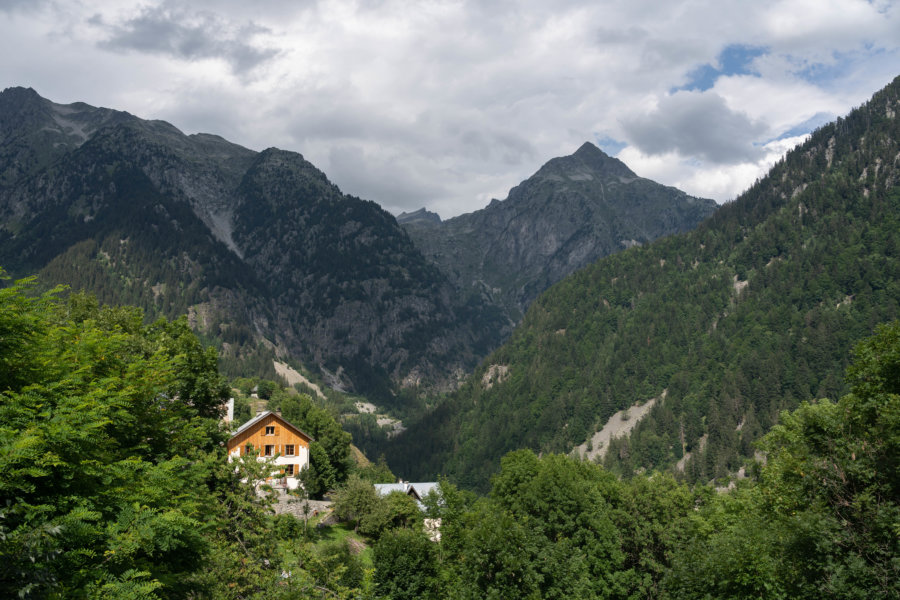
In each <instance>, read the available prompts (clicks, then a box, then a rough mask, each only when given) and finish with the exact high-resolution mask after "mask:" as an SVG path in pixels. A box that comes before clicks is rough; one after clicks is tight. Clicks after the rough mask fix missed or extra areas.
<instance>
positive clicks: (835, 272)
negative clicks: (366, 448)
mask: <svg viewBox="0 0 900 600" xmlns="http://www.w3.org/2000/svg"><path fill="white" fill-rule="evenodd" d="M898 112H900V78H898V79H897V80H895V81H894V82H893V83H891V84H890V85H889V86H888V87H887V88H885V89H884V90H882V91H881V92H879V93H878V94H876V95H875V96H874V97H873V98H872V100H871V101H869V102H868V103H867V104H865V105H864V106H862V107H860V108H859V109H856V110H854V111H853V112H852V113H851V114H849V115H848V116H847V117H846V118H843V119H839V120H838V121H837V122H835V123H832V124H829V125H827V126H825V127H822V128H821V129H819V130H817V131H816V132H815V133H814V134H813V135H812V137H811V139H810V140H809V141H807V142H806V143H805V144H803V145H801V146H800V147H798V148H796V149H795V150H793V151H791V152H790V153H789V154H788V155H787V156H786V157H785V158H784V160H782V161H781V162H779V163H778V164H777V165H776V166H775V167H774V168H773V169H772V170H771V172H770V173H769V174H768V175H767V176H766V177H765V178H764V179H763V180H761V181H759V182H757V183H756V184H755V185H754V186H753V187H752V188H750V189H749V190H748V191H747V192H745V193H744V194H743V195H742V196H740V197H739V198H738V199H737V200H736V201H734V202H732V203H730V204H727V205H725V206H723V207H722V208H721V209H720V210H719V211H718V212H717V213H716V214H715V215H714V216H713V217H712V218H711V219H710V220H708V221H707V222H705V223H704V224H703V225H701V226H700V227H699V228H698V229H697V230H695V231H694V232H690V233H687V234H683V235H679V236H674V237H670V238H667V239H664V240H662V241H659V242H656V243H654V244H652V245H649V246H644V247H640V248H633V249H631V250H628V251H626V252H623V253H620V254H618V255H615V256H612V257H609V258H606V259H603V260H600V261H598V262H596V263H594V264H593V265H591V266H590V267H588V268H586V269H584V270H582V271H580V272H578V273H576V274H575V275H573V276H571V277H569V278H567V279H566V280H564V281H563V282H561V283H560V284H558V285H556V286H555V287H553V288H551V289H550V290H549V291H548V292H547V293H545V294H544V295H543V296H541V297H540V298H539V299H538V300H537V301H536V302H535V303H534V304H533V305H532V307H531V309H530V310H529V311H528V313H527V315H526V317H525V319H524V322H523V324H522V326H521V327H520V328H519V329H517V331H516V332H515V334H514V335H513V337H512V339H511V340H510V341H509V343H507V344H506V345H505V346H503V347H502V348H501V349H499V350H498V351H496V352H495V353H494V354H493V355H492V356H490V357H489V358H488V359H487V360H486V361H485V362H484V363H483V364H482V366H481V367H480V368H479V369H477V370H476V371H475V373H474V374H473V375H472V376H471V377H470V378H469V379H468V380H467V382H466V383H465V385H464V386H463V387H462V389H461V390H460V391H459V392H458V393H457V394H455V395H453V396H451V397H450V398H449V399H448V400H447V401H446V402H444V403H443V404H442V405H440V406H439V407H438V408H437V409H436V410H435V411H434V412H433V413H432V414H430V415H429V416H428V417H427V418H425V419H424V420H423V421H422V422H420V423H418V424H415V425H413V426H412V427H411V428H410V429H409V430H408V431H407V432H406V433H405V434H404V435H402V436H400V437H399V438H397V439H396V441H395V443H394V444H393V445H392V446H391V447H390V448H389V453H388V459H389V462H390V464H391V468H392V469H393V470H394V471H395V472H397V473H402V474H405V475H407V476H409V477H424V476H428V475H434V474H436V473H440V472H443V473H447V474H450V475H451V476H452V477H453V478H454V479H455V480H457V481H458V482H459V483H461V484H462V485H465V486H473V487H482V488H483V487H484V486H485V485H486V482H487V477H488V475H489V474H490V473H492V472H494V471H495V470H496V469H497V467H498V465H499V458H500V456H502V455H503V454H504V453H506V452H508V451H510V450H513V449H516V448H532V449H535V450H538V451H564V452H568V451H570V450H572V448H573V447H574V446H576V445H578V444H581V443H582V442H585V440H586V439H587V438H588V437H589V436H590V435H591V434H592V433H593V432H594V431H596V430H597V429H599V428H600V427H602V425H603V424H604V423H605V422H606V421H607V419H608V418H609V417H610V416H611V415H612V414H613V413H614V412H616V411H618V410H620V409H624V408H626V407H629V406H632V405H633V404H635V403H636V402H643V401H645V400H649V399H651V398H654V397H657V396H660V395H661V394H662V393H663V392H664V391H665V392H666V394H665V395H664V399H663V400H662V401H661V402H657V403H656V404H655V405H654V407H653V409H652V410H651V411H650V412H649V415H648V416H647V417H645V418H644V420H642V421H641V422H640V424H639V425H638V426H637V427H636V429H635V430H634V431H633V433H632V435H631V436H630V437H629V438H628V439H626V440H622V441H620V442H614V443H613V444H612V447H611V448H610V452H609V453H608V454H607V457H606V460H607V463H608V464H609V466H611V467H612V468H614V469H616V470H620V471H622V472H624V473H631V472H634V471H635V470H637V469H639V468H654V467H669V466H673V465H675V463H676V462H677V461H679V459H682V457H683V456H684V455H685V453H690V454H691V457H690V460H687V461H686V466H684V469H685V472H686V474H687V475H688V476H689V477H690V478H691V479H695V480H708V479H709V478H711V477H715V476H721V475H724V474H726V473H727V472H731V471H735V470H737V469H738V467H739V466H740V465H741V461H742V456H746V455H748V454H749V453H751V452H752V450H753V446H752V442H753V441H754V440H755V439H757V438H758V437H759V436H760V435H761V434H762V433H763V432H765V431H766V430H768V429H769V427H770V426H771V425H772V424H773V422H774V421H775V419H776V417H777V415H778V413H779V411H781V410H783V409H787V408H794V407H796V406H797V405H798V403H799V402H800V401H801V400H806V399H809V398H812V397H823V396H829V397H836V396H839V395H840V394H842V393H843V392H844V391H845V385H844V383H843V377H842V374H843V371H844V368H845V367H846V365H847V361H848V358H849V355H848V350H849V348H850V344H851V342H852V341H853V340H856V339H859V338H862V337H864V336H866V335H868V334H870V333H871V331H872V330H873V328H874V326H875V325H876V324H878V323H882V322H884V321H887V320H889V319H892V318H896V317H897V315H898V312H900V311H898V303H900V186H898V183H900V123H898V119H897V113H898Z"/></svg>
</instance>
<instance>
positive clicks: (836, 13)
mask: <svg viewBox="0 0 900 600" xmlns="http://www.w3.org/2000/svg"><path fill="white" fill-rule="evenodd" d="M898 4H900V2H894V1H891V0H872V1H865V0H777V1H776V0H753V1H748V0H709V1H706V0H668V1H665V2H663V1H661V0H654V1H650V0H553V1H547V0H535V1H519V2H513V1H504V0H493V1H489V2H488V1H483V2H467V1H465V0H458V1H443V0H419V1H410V0H407V1H391V0H384V1H379V0H357V1H355V2H353V1H347V0H322V1H313V0H309V1H307V0H293V1H282V0H252V1H248V0H191V1H190V2H187V1H179V2H175V1H168V0H161V1H160V0H147V1H143V2H130V1H127V0H115V1H113V0H0V56H2V57H3V58H2V59H0V87H2V88H6V87H10V86H30V87H33V88H34V89H35V90H37V91H38V93H40V94H41V95H42V96H44V97H46V98H50V99H51V100H54V101H56V102H62V103H68V102H74V101H85V102H88V103H89V104H93V105H95V106H107V107H111V108H117V109H121V110H127V111H128V112H131V113H133V114H135V115H137V116H139V117H142V118H153V119H164V120H166V121H169V122H170V123H172V124H174V125H175V126H176V127H178V128H179V129H181V130H182V131H184V132H186V133H195V132H201V131H202V132H210V133H217V134H219V135H222V136H223V137H225V138H227V139H229V140H231V141H233V142H236V143H239V144H241V145H244V146H247V147H249V148H253V149H256V150H261V149H263V148H266V147H269V146H277V147H279V148H284V149H287V150H294V151H297V152H300V153H302V154H303V155H304V156H305V157H306V158H307V159H309V160H310V161H312V162H313V163H314V164H315V165H316V166H318V167H319V168H321V169H322V170H323V171H325V173H326V174H327V175H328V176H329V178H331V179H332V180H333V181H334V182H336V183H337V184H338V185H339V186H340V187H341V188H342V189H343V190H344V191H346V192H348V193H352V194H355V195H357V196H360V197H363V198H367V199H372V200H376V201H377V202H379V203H380V204H381V205H382V206H384V207H385V208H386V209H388V210H390V211H392V212H394V213H398V212H400V211H403V210H414V209H417V208H419V207H422V206H427V207H428V208H429V209H430V210H433V211H435V212H438V213H439V214H440V215H441V216H442V217H444V218H446V217H450V216H454V215H457V214H460V213H463V212H469V211H472V210H476V209H478V208H481V207H483V206H484V205H486V204H487V203H488V202H489V201H490V199H491V198H494V197H496V198H501V199H502V198H505V197H506V195H507V192H508V191H509V188H510V187H512V186H513V185H516V184H517V183H518V182H520V181H521V180H522V179H525V178H526V177H528V176H529V175H530V174H531V173H533V172H534V171H535V170H537V169H538V168H539V167H540V166H541V165H542V164H543V163H544V162H546V161H547V160H549V159H550V158H552V157H554V156H561V155H565V154H571V153H572V152H574V151H575V150H576V149H577V148H578V146H580V145H581V144H582V143H583V142H585V141H591V142H594V143H596V144H597V145H599V146H600V147H601V148H603V149H604V150H605V151H606V152H607V153H609V154H612V155H615V156H617V157H618V158H620V159H622V160H623V161H625V163H626V164H628V165H629V166H630V167H631V168H632V169H633V170H634V171H635V172H637V173H638V174H639V175H642V176H644V177H649V178H651V179H655V180H657V181H660V182H662V183H665V184H668V185H674V186H677V187H679V188H681V189H683V190H685V191H687V192H689V193H691V194H694V195H698V196H705V197H710V198H714V199H716V200H718V201H719V202H722V201H726V200H729V199H731V198H733V197H734V196H735V195H737V194H738V193H739V192H740V191H741V190H743V189H744V188H746V187H747V186H748V185H749V184H750V183H752V182H753V181H754V180H755V179H756V178H757V177H759V176H760V175H762V174H764V173H765V171H766V169H767V167H768V166H769V165H771V164H772V162H774V161H775V160H777V158H778V157H779V156H781V155H782V154H783V153H784V151H785V150H786V149H788V148H790V147H791V146H793V145H794V144H796V143H797V142H799V141H801V140H802V139H803V136H804V135H805V134H807V133H808V132H809V131H811V130H812V129H814V128H815V127H817V126H818V125H821V124H823V123H825V122H827V121H829V120H831V119H833V118H834V117H836V116H838V115H843V114H846V113H847V112H848V111H849V110H850V109H851V108H852V107H854V106H857V105H859V104H860V103H862V102H864V101H865V100H866V99H868V98H869V97H870V96H871V95H872V93H873V92H875V91H877V90H878V89H880V88H882V87H883V86H885V85H886V84H888V83H889V82H890V81H891V80H892V79H893V78H894V77H895V76H897V75H900V6H898Z"/></svg>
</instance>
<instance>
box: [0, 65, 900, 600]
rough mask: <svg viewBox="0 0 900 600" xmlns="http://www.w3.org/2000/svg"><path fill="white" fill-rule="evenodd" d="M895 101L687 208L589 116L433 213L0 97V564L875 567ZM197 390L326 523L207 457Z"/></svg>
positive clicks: (766, 582)
mask: <svg viewBox="0 0 900 600" xmlns="http://www.w3.org/2000/svg"><path fill="white" fill-rule="evenodd" d="M898 113H900V77H898V78H896V79H894V81H893V82H891V83H890V84H888V85H887V86H886V87H885V88H883V89H882V90H881V91H879V92H877V93H876V94H875V95H874V96H873V97H872V98H871V99H870V100H869V101H867V102H866V103H864V104H862V105H861V106H859V107H858V108H856V109H854V110H853V111H851V112H850V113H849V114H847V115H846V116H843V117H840V118H838V119H836V120H834V121H832V122H829V123H827V124H824V125H822V126H821V127H819V128H818V129H816V130H815V131H814V132H813V133H812V134H811V135H810V136H809V138H808V140H806V141H805V142H803V143H802V144H800V145H798V146H797V147H796V148H794V149H793V150H791V151H789V152H788V153H787V154H786V155H785V156H784V157H783V158H782V159H781V160H780V161H778V162H777V163H776V164H775V165H774V167H772V169H771V170H770V171H769V173H768V174H767V175H766V176H765V177H763V178H761V179H759V180H758V181H757V182H756V183H755V184H754V185H752V186H751V187H750V188H749V189H748V190H746V191H745V192H744V193H742V194H741V195H740V196H738V197H737V198H736V199H735V200H734V201H731V202H727V203H725V204H724V205H722V206H719V207H716V206H714V203H713V202H712V201H710V200H704V199H700V198H695V197H692V196H689V195H687V194H685V193H684V192H681V191H679V190H676V189H674V188H668V187H665V186H661V185H659V184H656V183H654V182H652V181H650V180H647V179H642V178H640V177H638V176H637V175H636V174H635V173H634V172H633V171H631V169H630V168H629V167H628V166H626V165H625V164H624V163H623V162H621V161H619V160H618V159H615V158H612V157H610V156H608V155H607V154H606V153H604V152H603V151H601V150H600V149H599V148H597V147H596V146H594V145H593V144H590V143H588V144H585V145H583V146H581V147H580V148H579V149H578V150H577V151H576V152H575V153H573V154H572V155H569V156H563V157H559V158H555V159H551V160H550V161H549V162H547V163H546V164H545V165H544V166H543V167H541V168H540V169H539V170H538V171H537V172H536V173H535V174H534V175H533V176H532V177H530V178H528V179H526V180H525V181H523V182H522V183H521V184H520V185H519V186H517V187H515V188H513V189H512V190H510V192H509V195H508V197H507V198H506V199H505V200H502V201H500V200H495V201H492V202H491V203H490V204H488V206H486V207H485V208H483V209H481V210H478V211H475V212H473V213H468V214H463V215H460V216H458V217H454V218H452V219H448V220H446V221H443V220H441V219H440V217H439V216H437V215H435V214H434V213H429V212H428V211H427V210H424V209H423V210H422V211H417V212H415V213H404V214H402V215H400V216H399V217H398V218H396V219H395V218H394V217H393V216H392V215H391V214H390V213H388V212H387V211H385V210H384V209H382V208H381V207H380V206H378V205H377V204H376V203H374V202H372V201H368V200H364V199H360V198H356V197H354V196H350V195H347V194H345V193H344V192H342V191H341V190H340V189H338V187H337V186H336V185H334V184H333V183H332V182H331V181H330V180H329V179H328V178H327V176H326V175H325V173H323V172H322V171H320V170H319V169H318V168H316V167H315V166H314V165H313V164H312V163H310V162H308V161H307V160H306V159H304V158H303V157H302V156H301V155H299V154H297V153H294V152H288V151H284V150H279V149H277V148H269V149H266V150H263V151H261V152H255V151H251V150H248V149H246V148H242V147H240V146H237V145H235V144H231V143H230V142H228V141H226V140H224V139H223V138H220V137H218V136H214V135H211V134H194V135H184V134H183V133H182V132H180V131H179V130H178V129H176V128H175V127H174V126H172V125H169V124H168V123H164V122H161V121H146V120H142V119H139V118H137V117H134V116H132V115H130V114H128V113H124V112H119V111H115V110H111V109H103V108H95V107H92V106H89V105H87V104H83V103H74V104H67V105H61V104H56V103H54V102H52V101H51V100H47V99H45V98H42V97H40V96H39V95H38V94H37V93H36V92H34V91H33V90H30V89H25V88H10V89H7V90H5V91H3V92H2V93H0V136H2V137H0V265H2V266H3V270H2V271H0V275H2V277H3V279H2V286H0V397H2V403H0V416H2V419H0V445H2V447H3V452H2V453H0V456H2V458H0V475H2V477H0V490H2V494H3V497H4V498H6V499H7V502H6V504H5V505H3V506H0V517H2V518H0V556H2V557H3V558H4V560H3V561H0V562H2V563H3V566H2V568H0V574H2V577H0V593H2V594H4V595H9V596H13V595H19V596H21V597H29V595H31V596H33V597H45V596H47V597H69V596H79V595H81V596H84V597H121V598H148V599H149V598H177V597H198V598H199V597H210V598H219V597H222V598H226V597H227V598H253V597H256V598H263V597H265V598H269V597H271V598H279V597H285V598H288V597H303V598H307V597H308V598H314V597H335V598H343V599H347V600H349V599H350V598H372V599H374V598H393V597H397V598H401V597H426V598H445V597H451V596H454V595H455V596H458V597H460V598H472V599H474V598H485V597H492V598H512V597H533V598H551V597H553V598H562V597H571V598H636V597H644V598H657V597H658V598H704V597H778V598H820V597H839V598H844V597H846V598H850V597H859V596H862V595H864V596H866V597H872V598H891V597H894V596H896V594H897V592H898V583H897V582H898V581H900V577H898V576H897V575H898V573H897V557H898V555H900V546H898V539H897V535H896V533H897V532H896V525H897V523H898V517H900V505H898V503H897V500H896V499H897V498H898V497H900V477H898V463H897V458H898V456H900V448H898V443H900V418H898V415H900V376H898V373H900V366H898V365H900V324H898V323H900V322H898V318H900V123H898V120H897V114H898ZM6 273H9V276H7V275H6ZM31 275H36V278H32V277H30V276H31ZM60 286H62V287H60ZM66 286H68V287H66ZM229 397H232V398H234V403H233V408H234V415H235V419H234V423H233V425H234V426H239V425H240V424H242V423H246V422H248V421H250V420H251V419H253V418H254V415H255V414H256V413H258V412H259V411H261V410H271V411H274V412H277V413H278V418H279V419H281V420H282V421H283V422H286V423H290V424H291V427H295V428H298V429H301V430H302V431H303V432H304V437H303V440H305V441H304V442H303V443H304V444H308V446H309V448H308V450H309V459H310V460H309V466H308V468H305V469H302V470H301V472H300V473H299V474H297V478H298V480H299V481H300V482H301V485H300V486H299V487H298V488H297V491H296V494H298V496H297V497H298V498H300V497H303V498H307V499H308V498H315V499H322V498H326V497H330V498H333V499H334V501H335V507H336V508H335V515H334V521H333V522H332V521H329V522H328V523H324V522H323V523H317V524H321V525H322V527H317V528H316V530H314V531H310V529H309V522H308V521H307V520H306V519H299V518H296V517H295V516H291V515H290V514H279V515H274V514H273V510H272V504H273V501H274V500H273V497H272V495H271V494H269V493H268V491H267V488H266V486H267V485H270V484H269V483H266V482H271V480H273V479H278V478H279V477H280V476H281V475H282V474H281V473H275V474H274V475H273V465H272V464H270V463H269V462H267V461H266V460H265V459H266V457H265V456H263V457H258V456H257V453H258V451H259V450H260V449H258V448H253V447H252V446H249V447H247V448H245V449H244V452H246V453H245V454H242V453H241V452H242V451H241V450H240V449H238V454H237V458H238V459H239V460H237V461H233V462H231V463H229V462H228V458H227V457H226V450H225V442H226V441H227V440H229V439H231V438H230V435H231V433H232V429H233V427H232V425H223V424H222V406H223V405H224V404H225V402H226V401H227V399H228V398H229ZM282 421H279V423H281V422H282ZM229 427H231V429H229ZM261 435H273V436H274V435H275V433H274V428H273V429H272V432H271V434H270V433H268V432H266V433H261ZM293 444H294V442H290V451H289V452H288V456H295V454H294V446H293ZM266 448H267V451H266V453H267V454H269V450H271V449H272V446H266ZM360 449H361V450H362V451H360ZM276 455H277V452H275V454H273V457H274V458H273V460H274V459H277V458H278V457H277V456H276ZM258 458H262V459H263V460H258ZM298 469H299V467H298ZM276 470H277V469H276ZM293 471H294V465H290V475H294V472H293ZM285 475H287V471H285ZM398 477H399V478H400V479H401V481H400V482H399V484H398V485H403V483H404V482H403V480H406V483H408V481H409V480H412V481H421V482H429V485H430V483H433V482H436V481H439V484H438V485H437V486H436V488H437V490H438V492H439V493H438V494H437V495H432V496H430V497H429V498H428V499H424V498H414V497H412V496H410V495H408V494H406V493H399V494H385V495H384V496H383V497H382V496H379V495H378V494H377V493H376V491H375V490H376V489H378V488H376V487H375V485H376V484H383V483H389V482H391V483H393V482H395V481H396V480H397V479H398ZM260 482H262V483H260ZM317 506H320V505H317ZM321 506H324V505H321ZM338 521H339V522H338ZM435 523H439V531H440V538H437V537H436V536H434V535H433V534H434V530H435ZM426 525H427V526H428V527H427V528H426ZM325 528H330V529H327V530H325ZM368 548H371V550H368Z"/></svg>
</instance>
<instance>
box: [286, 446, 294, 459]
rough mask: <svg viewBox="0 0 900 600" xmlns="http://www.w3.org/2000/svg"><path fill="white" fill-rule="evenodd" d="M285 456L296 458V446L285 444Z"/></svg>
mask: <svg viewBox="0 0 900 600" xmlns="http://www.w3.org/2000/svg"><path fill="white" fill-rule="evenodd" d="M284 455H285V456H294V445H293V444H285V445H284Z"/></svg>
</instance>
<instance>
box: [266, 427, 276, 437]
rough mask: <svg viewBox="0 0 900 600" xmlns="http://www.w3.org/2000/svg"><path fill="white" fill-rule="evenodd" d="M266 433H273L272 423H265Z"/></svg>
mask: <svg viewBox="0 0 900 600" xmlns="http://www.w3.org/2000/svg"><path fill="white" fill-rule="evenodd" d="M266 435H275V426H274V425H266Z"/></svg>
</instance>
